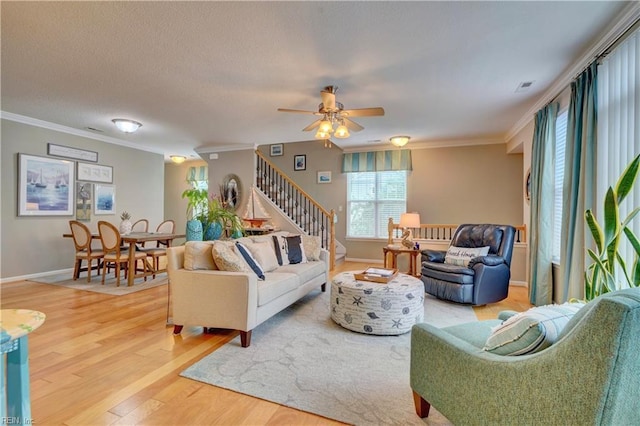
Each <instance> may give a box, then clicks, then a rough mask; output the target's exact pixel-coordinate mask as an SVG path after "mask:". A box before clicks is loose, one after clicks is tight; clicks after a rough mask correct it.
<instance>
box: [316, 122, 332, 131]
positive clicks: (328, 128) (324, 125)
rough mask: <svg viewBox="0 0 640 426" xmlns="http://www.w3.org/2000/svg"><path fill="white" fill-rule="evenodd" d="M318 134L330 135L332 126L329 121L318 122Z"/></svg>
mask: <svg viewBox="0 0 640 426" xmlns="http://www.w3.org/2000/svg"><path fill="white" fill-rule="evenodd" d="M318 132H322V133H331V132H333V125H332V124H331V121H329V120H322V121H321V122H320V126H319V127H318Z"/></svg>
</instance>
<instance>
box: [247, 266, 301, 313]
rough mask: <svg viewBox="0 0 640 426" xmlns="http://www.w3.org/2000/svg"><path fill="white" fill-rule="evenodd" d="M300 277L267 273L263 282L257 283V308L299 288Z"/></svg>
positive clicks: (280, 273)
mask: <svg viewBox="0 0 640 426" xmlns="http://www.w3.org/2000/svg"><path fill="white" fill-rule="evenodd" d="M301 282H302V281H301V280H300V277H298V276H297V275H296V274H290V273H284V272H267V273H265V274H264V281H260V282H258V306H263V305H266V304H267V303H269V302H271V301H272V300H274V299H277V298H278V297H280V296H282V295H283V294H285V293H288V292H290V291H293V290H295V289H297V288H298V287H299V286H300V283H301Z"/></svg>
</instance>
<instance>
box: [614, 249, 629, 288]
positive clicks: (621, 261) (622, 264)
mask: <svg viewBox="0 0 640 426" xmlns="http://www.w3.org/2000/svg"><path fill="white" fill-rule="evenodd" d="M616 257H617V258H618V263H619V264H620V269H621V270H622V274H623V275H624V277H625V279H626V280H627V284H629V285H631V277H629V273H628V272H627V262H625V261H624V259H623V257H622V256H621V255H620V253H616ZM616 287H617V286H616Z"/></svg>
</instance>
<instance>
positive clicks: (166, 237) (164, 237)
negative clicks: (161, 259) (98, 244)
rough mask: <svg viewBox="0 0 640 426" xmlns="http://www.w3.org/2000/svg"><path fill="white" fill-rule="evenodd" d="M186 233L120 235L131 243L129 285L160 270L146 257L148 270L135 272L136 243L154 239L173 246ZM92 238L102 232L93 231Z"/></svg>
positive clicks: (64, 235) (69, 236)
mask: <svg viewBox="0 0 640 426" xmlns="http://www.w3.org/2000/svg"><path fill="white" fill-rule="evenodd" d="M62 236H63V237H65V238H72V235H71V233H66V234H62ZM184 237H185V234H175V233H164V232H131V233H129V234H126V235H122V234H121V235H120V239H121V240H122V241H123V242H125V243H128V244H129V263H128V268H129V269H128V270H129V271H134V273H128V274H127V286H129V287H130V286H132V285H133V280H134V279H135V278H141V277H147V276H149V275H153V274H155V273H157V272H158V271H156V270H155V269H154V268H153V265H151V264H150V263H149V262H148V261H147V260H146V259H145V262H146V266H147V268H146V272H142V273H140V274H136V273H135V270H136V269H135V267H136V258H135V251H136V244H141V243H147V242H152V241H163V242H165V243H166V245H167V247H171V243H172V242H173V240H175V239H176V238H184ZM91 238H92V239H97V240H99V239H100V234H97V233H92V234H91Z"/></svg>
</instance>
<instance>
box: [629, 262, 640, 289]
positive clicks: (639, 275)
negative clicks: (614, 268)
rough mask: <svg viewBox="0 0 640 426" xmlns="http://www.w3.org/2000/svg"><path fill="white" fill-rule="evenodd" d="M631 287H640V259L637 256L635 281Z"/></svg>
mask: <svg viewBox="0 0 640 426" xmlns="http://www.w3.org/2000/svg"><path fill="white" fill-rule="evenodd" d="M631 285H633V286H634V287H640V257H637V256H636V259H635V261H634V262H633V279H632V280H631Z"/></svg>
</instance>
